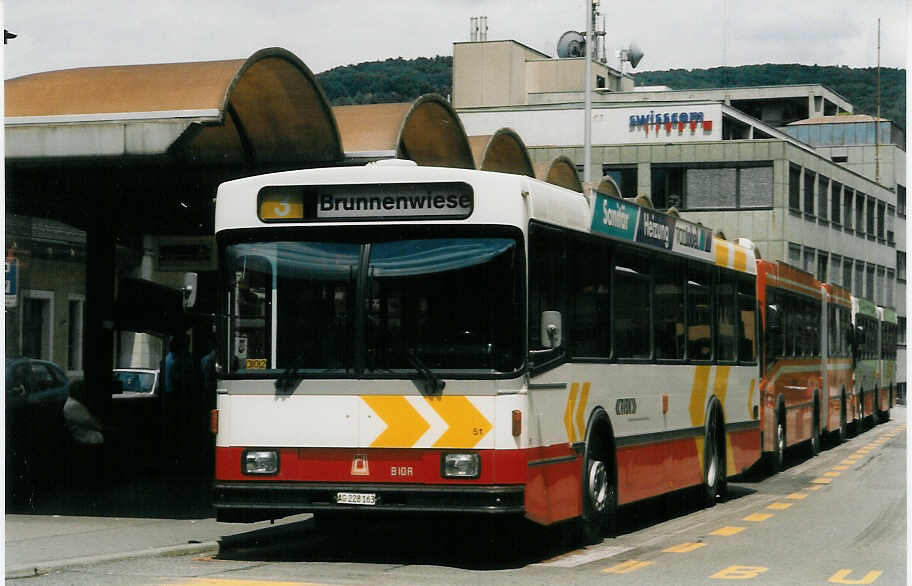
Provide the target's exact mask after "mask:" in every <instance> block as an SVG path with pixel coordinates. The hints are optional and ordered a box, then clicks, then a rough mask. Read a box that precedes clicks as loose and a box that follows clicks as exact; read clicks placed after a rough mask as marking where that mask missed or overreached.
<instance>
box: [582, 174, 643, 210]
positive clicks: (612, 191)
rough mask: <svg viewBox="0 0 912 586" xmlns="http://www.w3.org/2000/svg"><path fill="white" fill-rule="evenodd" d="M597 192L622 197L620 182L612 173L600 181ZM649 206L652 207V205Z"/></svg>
mask: <svg viewBox="0 0 912 586" xmlns="http://www.w3.org/2000/svg"><path fill="white" fill-rule="evenodd" d="M595 190H596V191H597V192H599V193H601V194H604V195H610V196H611V197H616V198H618V199H621V198H622V196H621V188H620V187H618V184H617V183H616V182H615V181H614V178H613V177H611V175H605V176H604V177H602V178H601V180H600V181H599V184H598V187H597V188H596V189H595ZM649 207H652V206H651V205H650V206H649Z"/></svg>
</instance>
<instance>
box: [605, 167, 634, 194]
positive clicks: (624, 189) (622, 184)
mask: <svg viewBox="0 0 912 586" xmlns="http://www.w3.org/2000/svg"><path fill="white" fill-rule="evenodd" d="M602 175H608V176H610V177H611V178H612V179H614V182H615V183H617V186H618V189H620V190H621V195H623V196H624V197H633V196H635V195H636V194H637V168H636V167H635V166H634V167H609V166H607V165H603V166H602Z"/></svg>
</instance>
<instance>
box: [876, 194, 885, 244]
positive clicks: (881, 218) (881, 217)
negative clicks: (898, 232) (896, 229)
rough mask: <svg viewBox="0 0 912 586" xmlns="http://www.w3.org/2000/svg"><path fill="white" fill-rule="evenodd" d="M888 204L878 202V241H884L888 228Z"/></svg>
mask: <svg viewBox="0 0 912 586" xmlns="http://www.w3.org/2000/svg"><path fill="white" fill-rule="evenodd" d="M886 212H887V204H885V203H884V202H882V201H879V202H877V239H878V240H880V241H883V240H884V236H885V228H886V225H885V224H886Z"/></svg>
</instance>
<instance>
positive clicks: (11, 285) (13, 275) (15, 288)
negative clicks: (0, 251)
mask: <svg viewBox="0 0 912 586" xmlns="http://www.w3.org/2000/svg"><path fill="white" fill-rule="evenodd" d="M5 266H6V306H7V307H16V301H17V299H18V298H19V295H18V294H19V260H18V259H15V258H8V259H6V263H5Z"/></svg>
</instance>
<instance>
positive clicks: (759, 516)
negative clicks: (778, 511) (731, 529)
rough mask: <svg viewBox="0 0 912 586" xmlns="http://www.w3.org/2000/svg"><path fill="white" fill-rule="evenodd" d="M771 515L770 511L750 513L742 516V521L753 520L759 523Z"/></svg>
mask: <svg viewBox="0 0 912 586" xmlns="http://www.w3.org/2000/svg"><path fill="white" fill-rule="evenodd" d="M772 516H773V514H772V513H752V514H750V515H748V516H747V517H744V519H742V521H754V522H755V523H759V522H760V521H766V520H767V519H769V518H770V517H772Z"/></svg>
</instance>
